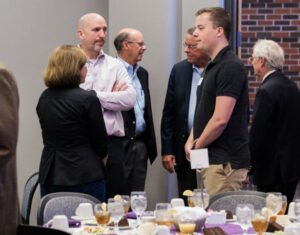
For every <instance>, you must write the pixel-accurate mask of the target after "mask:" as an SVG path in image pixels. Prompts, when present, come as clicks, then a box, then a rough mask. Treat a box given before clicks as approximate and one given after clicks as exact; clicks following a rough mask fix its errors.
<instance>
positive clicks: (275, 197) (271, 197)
mask: <svg viewBox="0 0 300 235" xmlns="http://www.w3.org/2000/svg"><path fill="white" fill-rule="evenodd" d="M266 207H267V208H269V209H270V210H271V211H272V212H273V215H277V213H278V212H279V211H280V209H281V207H282V194H281V193H278V192H271V193H267V197H266Z"/></svg>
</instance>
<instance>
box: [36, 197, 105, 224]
mask: <svg viewBox="0 0 300 235" xmlns="http://www.w3.org/2000/svg"><path fill="white" fill-rule="evenodd" d="M83 202H88V203H91V204H92V205H95V204H97V203H101V202H100V201H99V200H98V199H97V198H95V197H93V196H91V195H88V194H84V193H74V192H59V193H50V194H47V195H45V196H44V197H43V198H42V199H41V202H40V205H39V208H38V214H37V224H38V225H43V224H45V223H47V222H48V221H49V220H51V219H52V218H53V216H54V215H66V216H67V217H68V218H71V216H73V215H75V210H76V208H77V207H78V205H79V204H80V203H83Z"/></svg>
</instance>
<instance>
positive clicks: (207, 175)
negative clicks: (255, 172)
mask: <svg viewBox="0 0 300 235" xmlns="http://www.w3.org/2000/svg"><path fill="white" fill-rule="evenodd" d="M247 173H248V169H246V168H243V169H232V168H231V165H230V163H227V164H220V165H209V168H206V169H202V170H201V172H200V173H199V172H197V186H198V188H200V187H201V180H203V183H204V187H205V188H206V190H207V192H208V194H209V195H210V196H212V195H214V194H216V193H220V192H227V191H238V190H240V189H241V187H242V183H243V181H245V180H246V177H247Z"/></svg>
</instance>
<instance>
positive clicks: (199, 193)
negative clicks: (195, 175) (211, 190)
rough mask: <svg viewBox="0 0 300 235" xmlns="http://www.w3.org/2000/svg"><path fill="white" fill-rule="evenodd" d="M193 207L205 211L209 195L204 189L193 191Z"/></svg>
mask: <svg viewBox="0 0 300 235" xmlns="http://www.w3.org/2000/svg"><path fill="white" fill-rule="evenodd" d="M193 200H194V205H195V206H198V207H202V208H203V209H205V208H206V207H208V204H209V194H208V193H207V191H206V189H194V196H193Z"/></svg>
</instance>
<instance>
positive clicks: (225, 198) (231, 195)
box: [208, 190, 267, 213]
mask: <svg viewBox="0 0 300 235" xmlns="http://www.w3.org/2000/svg"><path fill="white" fill-rule="evenodd" d="M266 196H267V194H266V193H263V192H258V191H252V190H251V191H231V192H223V193H218V194H215V195H214V196H212V197H211V198H210V202H209V205H208V208H210V209H213V210H215V211H220V210H229V211H231V212H233V213H235V209H236V206H237V204H243V203H250V204H252V205H253V206H254V209H256V210H258V209H261V208H263V207H265V205H266Z"/></svg>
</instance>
